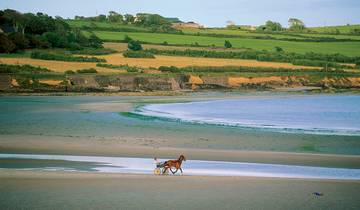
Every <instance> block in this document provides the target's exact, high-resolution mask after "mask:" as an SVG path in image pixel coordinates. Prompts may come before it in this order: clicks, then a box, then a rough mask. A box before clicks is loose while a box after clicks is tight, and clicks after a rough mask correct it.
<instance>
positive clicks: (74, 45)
mask: <svg viewBox="0 0 360 210" xmlns="http://www.w3.org/2000/svg"><path fill="white" fill-rule="evenodd" d="M68 48H69V50H71V51H75V50H81V49H83V48H82V47H81V46H80V45H79V44H78V43H76V42H71V43H70V44H69V45H68Z"/></svg>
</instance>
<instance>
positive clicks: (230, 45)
mask: <svg viewBox="0 0 360 210" xmlns="http://www.w3.org/2000/svg"><path fill="white" fill-rule="evenodd" d="M224 46H225V47H226V48H232V44H231V43H230V41H228V40H225V43H224Z"/></svg>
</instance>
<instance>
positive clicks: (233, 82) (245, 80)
mask: <svg viewBox="0 0 360 210" xmlns="http://www.w3.org/2000/svg"><path fill="white" fill-rule="evenodd" d="M271 82H278V83H283V82H284V83H285V82H287V78H282V77H277V76H271V77H255V78H249V77H229V81H228V84H229V85H230V86H239V85H243V84H261V83H271Z"/></svg>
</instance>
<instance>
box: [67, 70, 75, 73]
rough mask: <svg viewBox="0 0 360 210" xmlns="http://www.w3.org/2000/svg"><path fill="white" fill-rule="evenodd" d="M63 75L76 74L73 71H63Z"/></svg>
mask: <svg viewBox="0 0 360 210" xmlns="http://www.w3.org/2000/svg"><path fill="white" fill-rule="evenodd" d="M65 74H76V72H75V71H73V70H67V71H65Z"/></svg>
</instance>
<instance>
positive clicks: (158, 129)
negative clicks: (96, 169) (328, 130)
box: [0, 94, 360, 155]
mask: <svg viewBox="0 0 360 210" xmlns="http://www.w3.org/2000/svg"><path fill="white" fill-rule="evenodd" d="M326 96H327V95H325V96H324V97H326ZM343 96H344V95H339V97H343ZM216 97H217V98H225V97H228V95H226V94H218V95H216ZM232 97H233V98H234V97H235V98H238V99H241V100H244V101H246V100H247V101H249V100H255V101H256V100H260V99H273V100H277V99H281V98H284V97H287V98H296V97H312V96H296V95H286V96H283V95H270V96H264V95H256V96H253V95H234V96H232ZM344 97H346V96H344ZM170 99H171V100H178V101H179V98H176V97H175V98H173V97H172V98H169V97H118V96H111V97H94V96H73V97H59V96H49V97H47V96H27V97H20V96H16V97H0V151H1V152H2V153H8V152H10V151H12V150H10V151H8V150H7V149H6V148H4V147H1V146H3V145H1V143H2V141H5V142H7V143H9V141H12V140H14V141H15V142H21V141H24V142H27V141H28V140H39V142H43V141H49V142H50V141H53V140H54V141H57V142H59V141H64V143H65V142H70V141H71V142H76V141H77V140H78V139H79V140H89V141H97V142H101V143H108V142H109V143H114V142H116V143H118V144H122V145H126V146H150V147H155V148H157V147H176V148H192V149H198V148H199V149H231V150H247V151H252V150H255V151H281V152H312V153H332V154H351V155H359V154H360V141H359V140H360V139H359V136H356V135H340V134H337V135H333V134H331V135H318V134H319V133H317V134H313V133H310V134H305V133H304V132H293V133H290V132H287V133H285V132H279V130H276V129H263V128H256V127H251V128H244V127H241V126H223V125H216V124H207V123H206V124H204V123H189V122H184V121H181V120H172V119H170V120H168V119H165V120H164V118H159V117H147V116H143V115H138V114H135V115H130V114H129V113H128V111H133V109H130V110H127V111H125V112H126V113H121V110H117V109H116V107H117V106H119V107H121V106H122V104H124V103H125V104H133V105H134V106H135V107H136V106H138V105H144V104H155V103H159V102H161V103H163V104H164V103H167V102H169V101H170ZM198 99H201V100H204V99H208V96H206V97H202V96H199V97H195V96H189V97H183V98H181V99H180V101H182V100H186V101H194V100H198ZM94 104H96V105H97V106H98V107H100V108H101V107H109V105H110V106H111V107H112V108H114V109H109V110H106V109H102V110H97V109H94V106H93V105H94ZM169 105H170V104H169ZM354 124H355V123H354ZM280 131H281V130H280ZM19 152H21V151H19ZM27 152H28V151H27ZM42 152H44V153H46V151H42ZM60 153H61V152H60Z"/></svg>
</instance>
